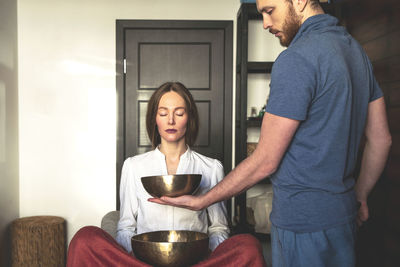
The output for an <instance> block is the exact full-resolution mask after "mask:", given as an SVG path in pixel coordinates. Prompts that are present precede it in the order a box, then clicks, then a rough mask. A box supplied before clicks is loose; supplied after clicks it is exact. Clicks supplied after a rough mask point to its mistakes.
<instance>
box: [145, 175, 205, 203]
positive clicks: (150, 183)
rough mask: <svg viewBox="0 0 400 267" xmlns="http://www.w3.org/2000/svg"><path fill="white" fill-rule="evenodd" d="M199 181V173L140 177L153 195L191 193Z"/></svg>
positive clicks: (148, 191)
mask: <svg viewBox="0 0 400 267" xmlns="http://www.w3.org/2000/svg"><path fill="white" fill-rule="evenodd" d="M200 181H201V174H174V175H158V176H145V177H142V184H143V187H144V189H146V191H147V193H149V194H150V195H151V196H153V197H161V196H167V197H178V196H182V195H191V194H193V193H194V192H195V191H196V189H197V187H198V186H199V184H200Z"/></svg>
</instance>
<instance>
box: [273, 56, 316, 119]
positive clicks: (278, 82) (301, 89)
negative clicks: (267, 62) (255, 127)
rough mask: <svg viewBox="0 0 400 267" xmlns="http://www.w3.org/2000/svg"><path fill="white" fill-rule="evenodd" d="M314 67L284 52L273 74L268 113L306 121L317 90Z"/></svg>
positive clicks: (299, 57) (303, 59)
mask: <svg viewBox="0 0 400 267" xmlns="http://www.w3.org/2000/svg"><path fill="white" fill-rule="evenodd" d="M316 73H317V72H316V71H315V68H314V67H313V66H312V65H311V63H310V62H308V61H307V60H306V59H305V58H303V57H302V56H301V55H300V54H298V53H295V52H292V51H289V50H285V51H283V52H282V53H281V54H280V55H279V57H278V58H277V60H276V61H275V63H274V65H273V68H272V72H271V84H270V96H269V99H268V103H267V107H266V111H267V112H268V113H271V114H274V115H277V116H281V117H286V118H290V119H295V120H299V121H303V120H305V119H306V118H307V113H308V110H309V107H310V104H311V101H312V99H313V96H314V95H315V90H316V88H317V78H316Z"/></svg>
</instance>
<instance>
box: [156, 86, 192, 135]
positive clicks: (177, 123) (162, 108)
mask: <svg viewBox="0 0 400 267" xmlns="http://www.w3.org/2000/svg"><path fill="white" fill-rule="evenodd" d="M187 121H188V115H187V112H186V104H185V100H184V99H183V98H182V97H181V96H180V95H179V94H178V93H176V92H174V91H170V92H168V93H165V94H164V95H163V96H162V97H161V99H160V102H159V103H158V110H157V116H156V123H157V127H158V132H159V133H160V136H161V142H179V141H181V140H182V138H183V140H184V137H185V134H186V125H187Z"/></svg>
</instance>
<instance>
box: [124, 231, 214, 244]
mask: <svg viewBox="0 0 400 267" xmlns="http://www.w3.org/2000/svg"><path fill="white" fill-rule="evenodd" d="M171 231H175V232H192V233H199V234H201V235H204V238H201V239H197V240H193V241H190V242H199V241H204V240H207V239H210V237H209V235H208V234H207V233H204V232H199V231H192V230H159V231H150V232H145V233H140V234H137V235H134V236H132V237H131V242H132V241H133V240H134V241H135V242H140V243H158V244H182V243H188V242H187V241H176V242H169V241H149V240H139V239H136V238H135V237H137V236H139V235H144V234H150V233H160V232H171Z"/></svg>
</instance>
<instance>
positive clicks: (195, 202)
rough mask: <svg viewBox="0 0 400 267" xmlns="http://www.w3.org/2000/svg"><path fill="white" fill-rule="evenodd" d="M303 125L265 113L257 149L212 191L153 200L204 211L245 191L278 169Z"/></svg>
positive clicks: (153, 200)
mask: <svg viewBox="0 0 400 267" xmlns="http://www.w3.org/2000/svg"><path fill="white" fill-rule="evenodd" d="M299 124H300V122H299V121H297V120H293V119H288V118H284V117H280V116H276V115H273V114H270V113H265V115H264V118H263V121H262V126H261V134H260V139H259V142H258V145H257V148H256V150H255V151H254V152H253V153H252V154H251V155H250V156H249V157H248V158H246V159H245V160H244V161H242V162H241V163H240V164H239V165H238V166H237V167H236V168H235V169H234V170H232V171H231V172H230V173H229V174H228V175H227V176H226V177H225V178H224V179H223V180H222V181H221V182H220V183H218V184H217V185H216V186H215V187H214V188H213V189H212V190H210V191H209V192H207V193H206V194H205V195H202V196H196V197H195V196H182V197H177V198H168V197H161V199H149V201H152V202H156V203H159V204H169V205H174V206H179V207H184V208H188V209H192V210H201V209H204V208H205V207H208V206H209V205H211V204H213V203H215V202H219V201H222V200H226V199H228V198H230V197H232V196H234V195H237V194H239V193H241V192H243V191H245V190H246V189H248V188H249V187H251V186H253V185H254V184H256V183H257V182H258V181H260V180H262V179H264V178H265V177H266V176H268V175H270V174H272V173H273V172H275V170H276V169H277V167H278V165H279V163H280V161H281V159H282V157H283V155H284V153H285V151H286V149H287V147H288V146H289V144H290V142H291V140H292V138H293V135H294V133H295V132H296V130H297V127H298V126H299Z"/></svg>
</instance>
